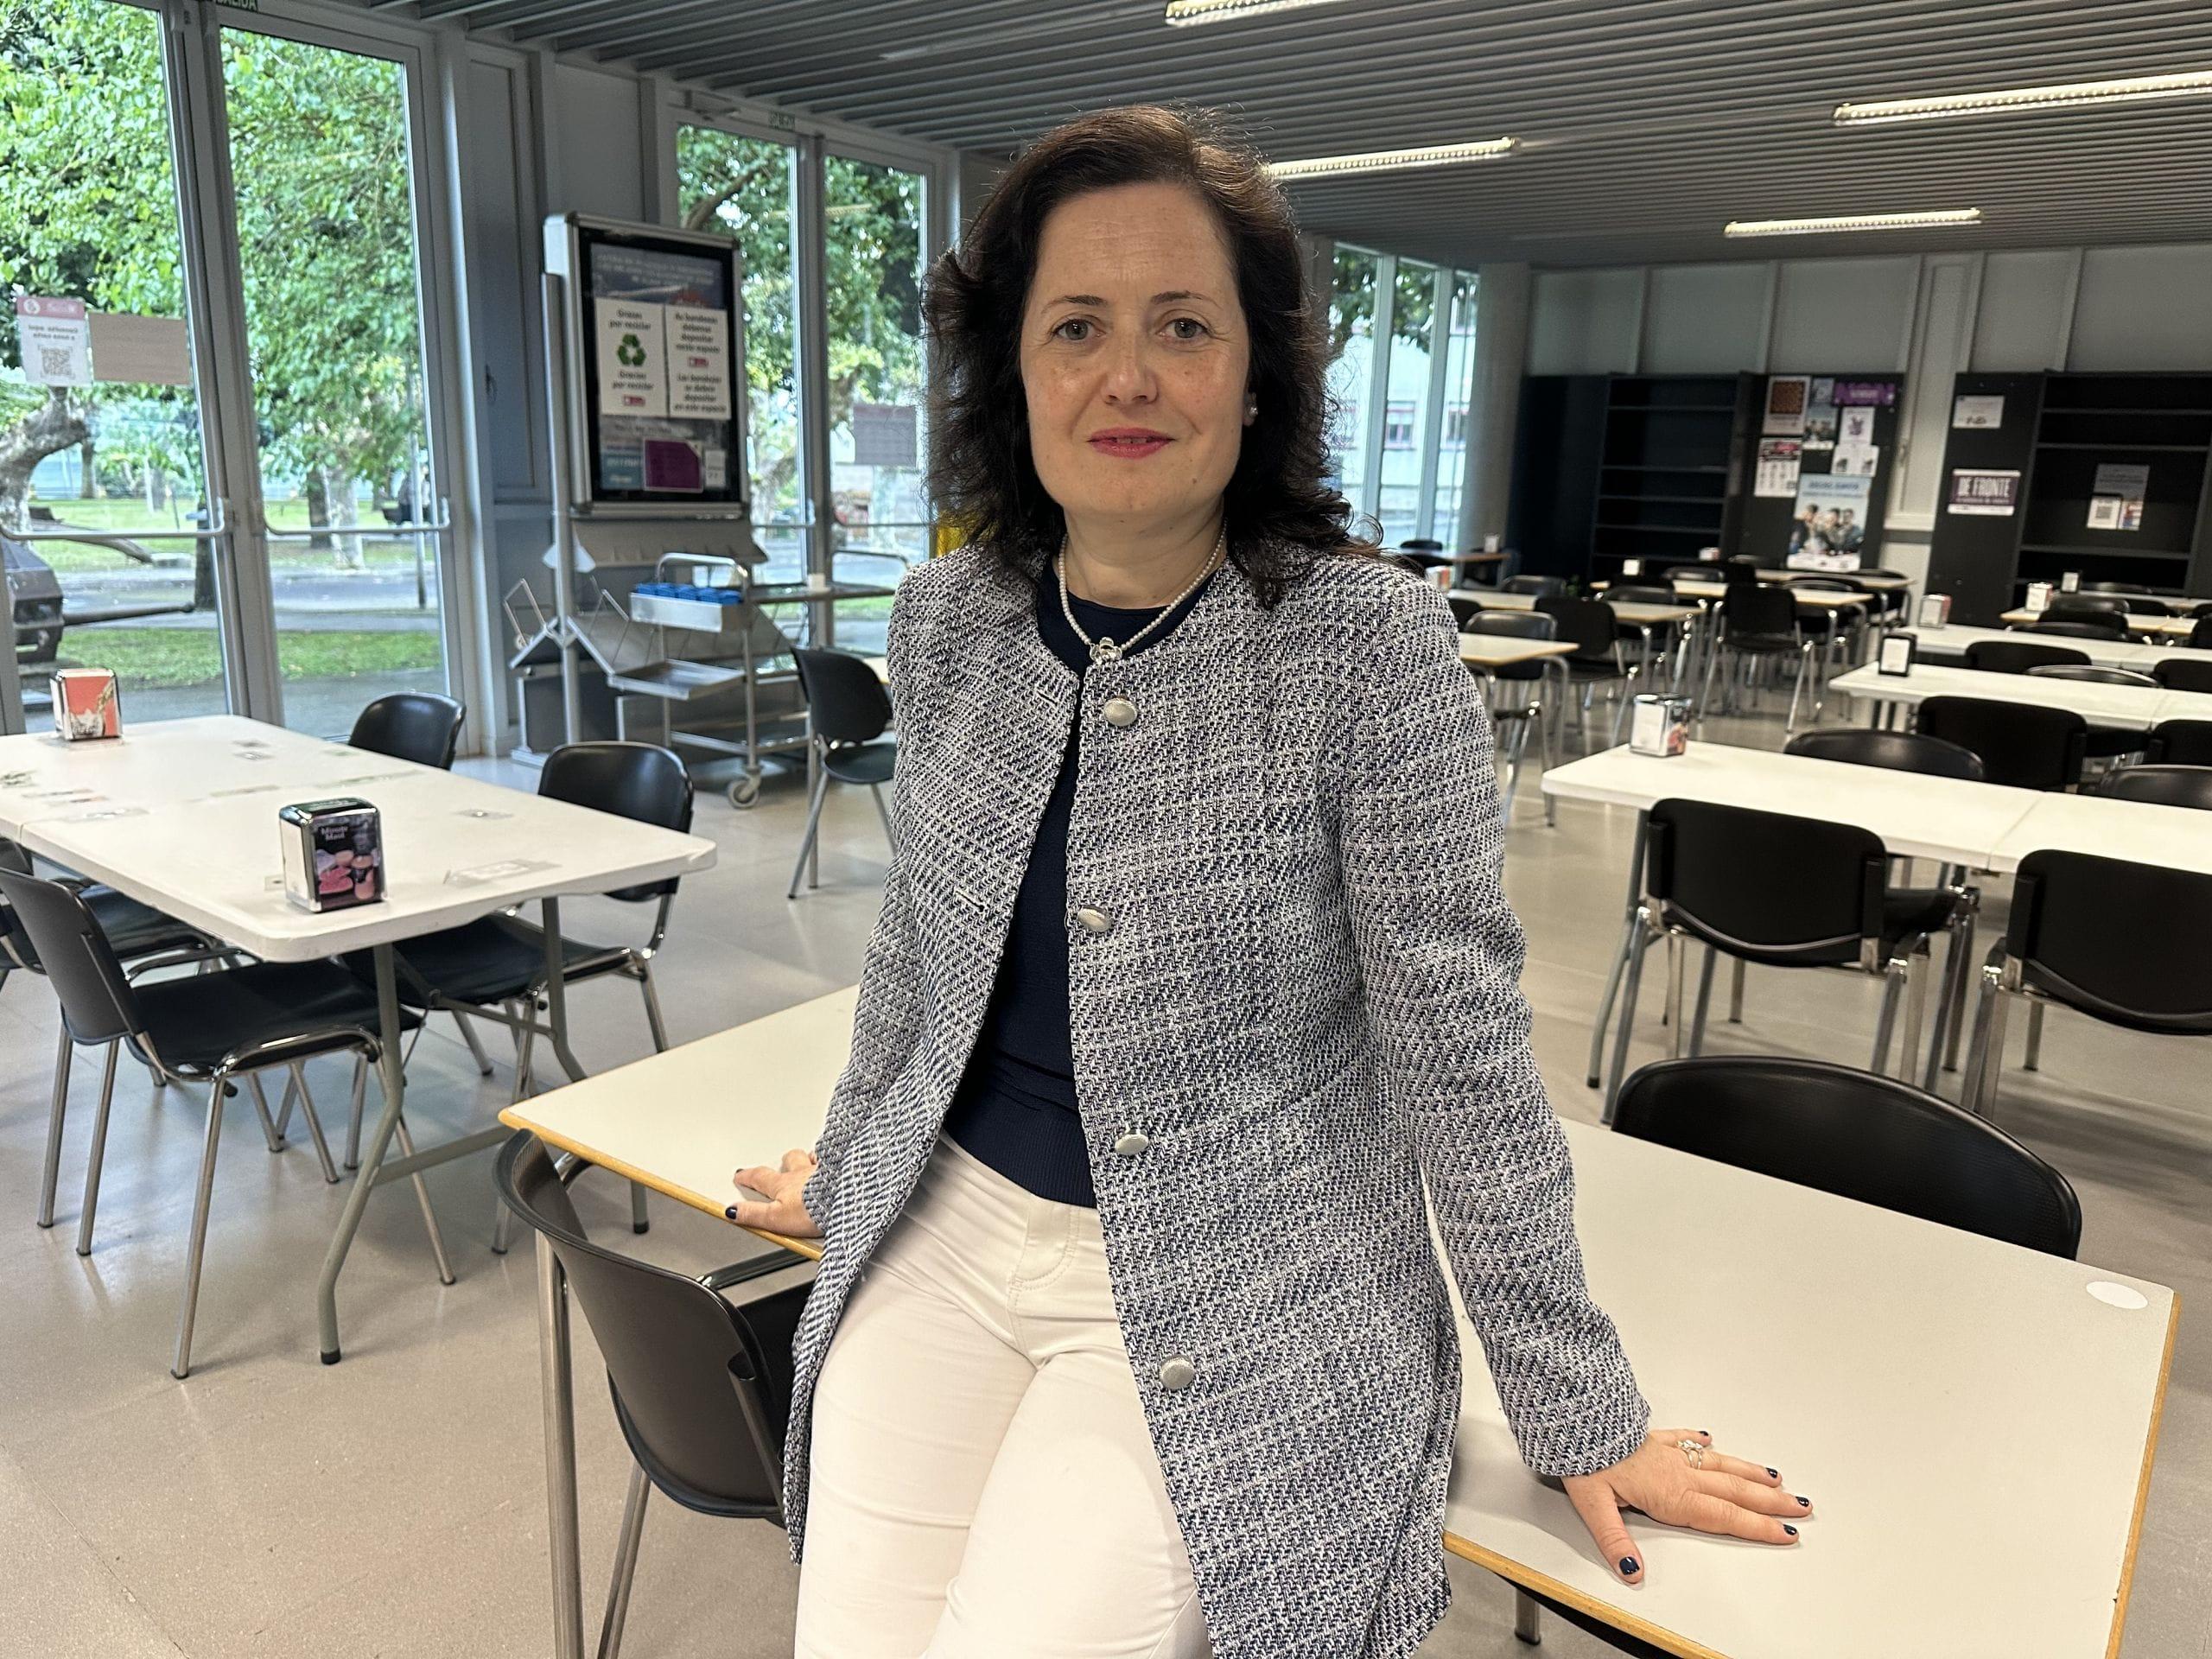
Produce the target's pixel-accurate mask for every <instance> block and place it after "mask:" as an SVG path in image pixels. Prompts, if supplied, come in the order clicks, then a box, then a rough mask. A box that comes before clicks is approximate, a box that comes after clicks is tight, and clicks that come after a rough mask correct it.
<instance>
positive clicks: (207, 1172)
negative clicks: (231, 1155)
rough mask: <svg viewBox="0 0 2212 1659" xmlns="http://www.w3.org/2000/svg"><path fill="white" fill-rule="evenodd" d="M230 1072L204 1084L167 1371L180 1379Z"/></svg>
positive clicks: (188, 1368) (186, 1370) (188, 1365)
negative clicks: (203, 1129)
mask: <svg viewBox="0 0 2212 1659" xmlns="http://www.w3.org/2000/svg"><path fill="white" fill-rule="evenodd" d="M230 1083H231V1077H230V1073H229V1072H227V1071H223V1070H221V1069H220V1068H218V1069H217V1071H216V1072H215V1075H214V1076H213V1077H212V1078H210V1079H209V1080H208V1084H207V1143H206V1145H205V1146H204V1147H202V1148H201V1151H200V1185H199V1190H198V1192H197V1193H196V1194H195V1196H194V1199H193V1205H192V1240H191V1243H189V1244H188V1246H187V1247H186V1250H185V1257H184V1306H183V1307H182V1308H181V1309H180V1310H179V1312H178V1314H177V1322H176V1356H175V1358H174V1359H172V1360H171V1361H170V1362H169V1375H170V1376H174V1377H175V1378H177V1379H178V1380H179V1381H180V1382H181V1381H182V1380H183V1379H184V1378H186V1377H188V1376H191V1375H192V1323H193V1319H194V1315H195V1314H196V1313H198V1312H199V1310H200V1266H201V1264H202V1262H204V1261H205V1259H206V1257H207V1207H208V1205H209V1204H210V1203H212V1202H213V1198H214V1196H215V1148H216V1144H217V1142H218V1141H219V1140H220V1138H221V1135H222V1129H223V1096H224V1095H225V1093H226V1092H227V1091H228V1090H229V1088H230Z"/></svg>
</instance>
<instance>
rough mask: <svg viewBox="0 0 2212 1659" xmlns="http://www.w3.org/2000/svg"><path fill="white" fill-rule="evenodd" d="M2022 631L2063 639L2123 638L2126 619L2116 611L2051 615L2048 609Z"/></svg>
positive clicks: (2125, 632) (2125, 634)
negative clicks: (2041, 616) (2040, 617)
mask: <svg viewBox="0 0 2212 1659" xmlns="http://www.w3.org/2000/svg"><path fill="white" fill-rule="evenodd" d="M2020 632H2023V633H2047V634H2050V635H2053V636H2055V637H2056V638H2058V639H2126V638H2127V619H2126V617H2125V616H2123V615H2122V614H2120V613H2119V612H2118V611H2069V612H2068V613H2066V614H2064V615H2063V616H2053V615H2052V614H2051V613H2050V612H2049V611H2045V612H2044V613H2043V619H2042V620H2039V621H2035V622H2031V623H2029V624H2028V626H2026V627H2024V628H2023V629H2021V630H2020Z"/></svg>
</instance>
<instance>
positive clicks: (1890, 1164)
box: [1613, 1054, 2082, 1258]
mask: <svg viewBox="0 0 2212 1659" xmlns="http://www.w3.org/2000/svg"><path fill="white" fill-rule="evenodd" d="M1613 1130H1614V1133H1616V1134H1618V1135H1634V1136H1636V1137H1637V1139H1638V1140H1640V1141H1656V1142H1657V1143H1658V1144H1659V1145H1661V1146H1664V1147H1674V1148H1675V1150H1676V1151H1677V1152H1687V1153H1692V1154H1695V1155H1697V1156H1698V1157H1700V1158H1710V1159H1713V1160H1715V1161H1716V1162H1719V1163H1724V1164H1732V1165H1734V1166H1736V1167H1737V1168H1738V1169H1749V1170H1756V1171H1757V1172H1758V1173H1760V1174H1762V1175H1770V1176H1773V1177H1774V1178H1775V1179H1777V1180H1783V1181H1794V1182H1796V1184H1797V1185H1800V1186H1810V1187H1815V1188H1818V1189H1819V1190H1820V1191H1821V1192H1833V1193H1835V1194H1836V1195H1837V1196H1839V1197H1840V1198H1856V1199H1857V1200H1859V1203H1861V1204H1872V1205H1878V1206H1879V1207H1880V1208H1882V1209H1885V1210H1892V1211H1897V1213H1898V1214H1900V1215H1907V1216H1917V1217H1919V1218H1920V1219H1921V1220H1923V1221H1932V1222H1936V1223H1938V1224H1942V1225H1943V1226H1946V1227H1956V1228H1958V1229H1960V1230H1962V1231H1965V1232H1970V1233H1980V1235H1982V1236H1984V1237H1985V1238H1996V1239H2002V1240H2003V1241H2005V1243H2008V1244H2018V1245H2019V1246H2021V1247H2022V1248H2024V1249H2031V1250H2041V1251H2044V1253H2046V1254H2047V1255H2063V1256H2067V1257H2069V1258H2070V1257H2071V1256H2072V1255H2074V1253H2075V1250H2076V1249H2079V1248H2080V1246H2081V1243H2082V1205H2081V1201H2080V1200H2079V1199H2078V1198H2075V1195H2074V1189H2073V1187H2072V1185H2069V1183H2068V1181H2067V1179H2066V1178H2065V1177H2064V1176H2063V1175H2062V1174H2060V1173H2058V1172H2057V1171H2056V1169H2053V1168H2052V1167H2051V1166H2050V1165H2049V1164H2047V1163H2045V1162H2044V1160H2042V1159H2041V1158H2038V1157H2037V1155H2036V1154H2034V1153H2032V1152H2031V1151H2030V1150H2029V1149H2028V1148H2027V1147H2024V1146H2022V1145H2021V1144H2020V1143H2019V1142H2018V1141H2015V1140H2014V1139H2013V1138H2012V1136H2011V1135H2007V1134H2005V1131H2004V1130H2002V1129H2000V1128H1998V1127H1997V1126H1996V1125H1995V1124H1994V1123H1992V1122H1989V1121H1988V1120H1987V1119H1986V1118H1981V1117H1977V1116H1974V1113H1972V1112H1969V1111H1966V1110H1964V1109H1961V1108H1959V1107H1957V1106H1954V1105H1953V1104H1951V1103H1950V1102H1949V1101H1948V1100H1941V1099H1938V1098H1937V1097H1936V1096H1934V1095H1930V1094H1925V1093H1923V1092H1922V1091H1921V1090H1917V1089H1916V1088H1914V1087H1913V1086H1912V1085H1911V1084H1908V1083H1900V1082H1898V1081H1897V1079H1896V1078H1894V1077H1878V1076H1876V1075H1875V1074H1874V1073H1872V1072H1871V1071H1853V1070H1852V1069H1851V1068H1850V1067H1849V1066H1845V1065H1831V1064H1830V1063H1828V1062H1827V1061H1826V1060H1796V1059H1786V1058H1779V1057H1775V1058H1769V1057H1767V1056H1764V1055H1755V1054H1726V1055H1716V1056H1713V1057H1712V1058H1703V1059H1694V1060H1661V1061H1659V1062H1658V1063H1657V1064H1656V1065H1647V1066H1645V1067H1643V1069H1642V1070H1641V1071H1637V1072H1636V1073H1635V1074H1634V1075H1633V1076H1631V1077H1630V1078H1629V1079H1628V1081H1627V1082H1626V1083H1624V1084H1622V1085H1621V1092H1620V1101H1619V1103H1618V1105H1617V1106H1616V1107H1615V1108H1614V1112H1613Z"/></svg>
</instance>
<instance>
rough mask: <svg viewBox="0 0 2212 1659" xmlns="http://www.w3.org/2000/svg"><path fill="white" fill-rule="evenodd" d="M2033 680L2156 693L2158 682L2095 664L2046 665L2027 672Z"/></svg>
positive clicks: (2135, 673)
mask: <svg viewBox="0 0 2212 1659" xmlns="http://www.w3.org/2000/svg"><path fill="white" fill-rule="evenodd" d="M2027 673H2028V675H2029V676H2030V677H2031V678H2035V679H2042V680H2082V681H2085V682H2087V683H2088V684H2091V685H2133V686H2140V687H2144V688H2146V689H2148V690H2152V691H2155V690H2158V681H2157V680H2156V679H2154V678H2153V677H2152V676H2150V675H2148V674H2144V673H2139V672H2138V671H2136V670H2134V669H2132V668H2104V667H2101V666H2099V665H2098V664H2094V663H2045V664H2039V665H2037V666H2036V667H2033V668H2031V669H2029V670H2028V671H2027Z"/></svg>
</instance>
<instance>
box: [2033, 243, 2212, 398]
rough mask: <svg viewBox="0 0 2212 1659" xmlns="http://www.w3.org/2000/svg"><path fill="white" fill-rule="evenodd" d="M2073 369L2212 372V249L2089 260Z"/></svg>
mask: <svg viewBox="0 0 2212 1659" xmlns="http://www.w3.org/2000/svg"><path fill="white" fill-rule="evenodd" d="M2066 366H2067V367H2068V368H2069V369H2092V370H2094V369H2107V370H2139V369H2198V370H2202V369H2212V244H2205V243H2195V244H2190V245H2183V246H2178V247H2168V248H2091V249H2090V250H2088V252H2086V253H2084V254H2083V255H2082V291H2081V295H2080V296H2079V298H2078V299H2077V300H2076V302H2075V308H2074V338H2073V346H2072V349H2071V350H2070V352H2069V354H2068V357H2067V361H2066Z"/></svg>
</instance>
